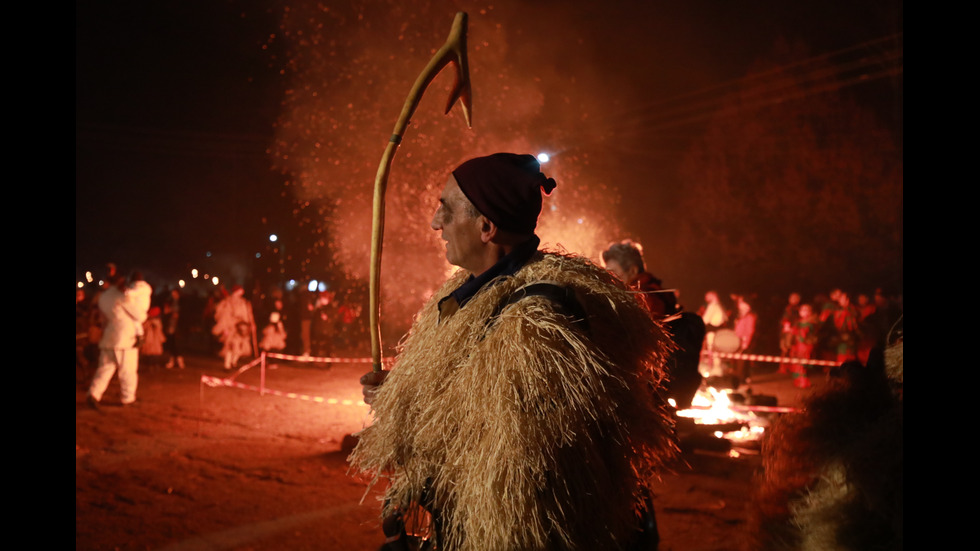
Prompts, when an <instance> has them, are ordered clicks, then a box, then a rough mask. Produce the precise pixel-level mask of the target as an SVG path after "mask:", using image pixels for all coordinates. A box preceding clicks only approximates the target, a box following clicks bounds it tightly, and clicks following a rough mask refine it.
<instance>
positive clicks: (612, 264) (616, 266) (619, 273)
mask: <svg viewBox="0 0 980 551" xmlns="http://www.w3.org/2000/svg"><path fill="white" fill-rule="evenodd" d="M606 269H607V270H609V271H610V272H612V273H613V275H614V276H616V277H618V278H619V279H620V281H623V282H625V283H629V279H627V276H626V270H624V269H623V266H622V265H621V264H620V263H619V262H617V261H615V260H612V259H610V260H607V261H606Z"/></svg>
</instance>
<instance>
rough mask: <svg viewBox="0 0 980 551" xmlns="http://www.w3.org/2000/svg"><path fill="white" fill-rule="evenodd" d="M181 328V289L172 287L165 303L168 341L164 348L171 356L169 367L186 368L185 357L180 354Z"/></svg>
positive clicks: (168, 360)
mask: <svg viewBox="0 0 980 551" xmlns="http://www.w3.org/2000/svg"><path fill="white" fill-rule="evenodd" d="M180 328H181V319H180V290H179V289H176V288H175V289H171V290H170V296H169V297H167V300H165V301H164V303H163V332H164V334H166V337H167V341H166V342H165V343H164V348H165V351H166V353H167V355H168V356H169V357H168V358H167V364H166V366H165V367H166V368H167V369H173V368H174V365H176V366H177V367H179V368H180V369H184V357H183V356H181V355H180V346H179V342H178V341H179V339H180V338H181V336H180V335H179V334H178V333H179V331H180Z"/></svg>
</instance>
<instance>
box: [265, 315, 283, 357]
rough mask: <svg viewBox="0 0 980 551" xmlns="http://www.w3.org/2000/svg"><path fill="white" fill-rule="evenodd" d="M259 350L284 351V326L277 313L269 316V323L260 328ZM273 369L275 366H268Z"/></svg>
mask: <svg viewBox="0 0 980 551" xmlns="http://www.w3.org/2000/svg"><path fill="white" fill-rule="evenodd" d="M259 349H260V350H262V351H263V352H282V351H283V350H285V349H286V326H285V325H284V324H283V321H282V316H281V315H280V314H279V312H272V313H270V314H269V322H268V323H267V324H265V327H263V328H262V340H261V341H259ZM270 367H273V368H274V367H275V365H270Z"/></svg>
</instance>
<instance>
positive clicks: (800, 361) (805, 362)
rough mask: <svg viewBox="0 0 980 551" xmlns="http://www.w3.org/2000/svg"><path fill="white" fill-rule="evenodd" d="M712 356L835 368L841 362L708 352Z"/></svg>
mask: <svg viewBox="0 0 980 551" xmlns="http://www.w3.org/2000/svg"><path fill="white" fill-rule="evenodd" d="M709 354H711V355H712V356H716V357H719V358H729V359H733V360H748V361H750V362H775V363H783V364H803V365H825V366H831V367H837V366H839V365H840V364H841V362H834V361H830V360H808V359H806V358H784V357H780V356H763V355H761V354H739V353H735V352H732V353H729V352H709Z"/></svg>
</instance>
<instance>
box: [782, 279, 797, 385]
mask: <svg viewBox="0 0 980 551" xmlns="http://www.w3.org/2000/svg"><path fill="white" fill-rule="evenodd" d="M799 318H800V294H799V293H790V295H789V298H788V299H787V301H786V306H785V307H784V308H783V315H782V317H781V318H780V320H779V353H780V354H781V355H782V357H784V358H785V357H789V349H790V347H791V346H792V342H793V324H795V323H796V321H797V320H798V319H799ZM790 371H791V364H785V363H782V364H779V372H780V373H788V372H790Z"/></svg>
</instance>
